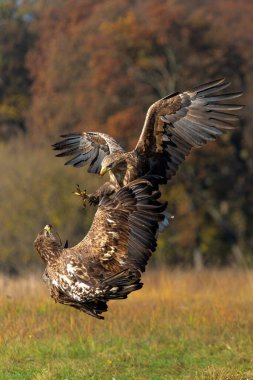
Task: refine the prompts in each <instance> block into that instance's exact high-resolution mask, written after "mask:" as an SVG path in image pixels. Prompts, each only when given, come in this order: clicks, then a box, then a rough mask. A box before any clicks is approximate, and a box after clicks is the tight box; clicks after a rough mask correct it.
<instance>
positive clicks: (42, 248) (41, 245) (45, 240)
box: [34, 224, 62, 262]
mask: <svg viewBox="0 0 253 380" xmlns="http://www.w3.org/2000/svg"><path fill="white" fill-rule="evenodd" d="M52 229H53V226H52V225H51V224H46V225H45V227H44V228H43V230H42V231H40V233H39V234H38V235H37V237H36V239H35V241H34V246H35V248H36V250H37V252H38V254H39V255H40V256H41V258H42V259H43V260H44V261H46V262H48V261H50V260H51V259H53V258H55V257H57V256H58V255H59V254H60V252H61V251H62V244H61V241H59V242H58V241H57V239H56V238H55V236H54V234H53V232H52ZM56 234H57V232H56ZM57 236H58V234H57ZM58 237H59V236H58ZM59 239H60V238H59Z"/></svg>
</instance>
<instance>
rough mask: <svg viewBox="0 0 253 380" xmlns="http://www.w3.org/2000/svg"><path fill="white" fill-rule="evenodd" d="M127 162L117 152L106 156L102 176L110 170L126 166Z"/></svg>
mask: <svg viewBox="0 0 253 380" xmlns="http://www.w3.org/2000/svg"><path fill="white" fill-rule="evenodd" d="M125 165H126V161H125V159H124V157H123V154H122V153H121V152H116V153H112V154H109V155H108V156H105V157H104V159H103V161H102V162H101V170H100V173H99V174H100V175H101V176H102V175H104V174H105V173H107V172H108V171H109V170H113V169H117V170H118V169H120V168H121V166H125Z"/></svg>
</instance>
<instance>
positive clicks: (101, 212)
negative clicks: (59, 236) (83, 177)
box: [75, 179, 167, 275]
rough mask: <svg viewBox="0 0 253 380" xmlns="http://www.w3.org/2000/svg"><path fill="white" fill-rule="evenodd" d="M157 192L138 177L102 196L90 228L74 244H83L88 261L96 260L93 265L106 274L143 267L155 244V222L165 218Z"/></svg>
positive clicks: (142, 268) (163, 207)
mask: <svg viewBox="0 0 253 380" xmlns="http://www.w3.org/2000/svg"><path fill="white" fill-rule="evenodd" d="M160 195H161V194H160V192H159V191H154V187H153V185H151V183H150V182H149V181H147V180H144V179H138V180H136V181H134V182H131V183H130V184H129V185H128V186H125V187H123V188H122V189H120V190H119V191H118V192H117V193H116V195H115V197H114V198H113V199H110V198H107V197H104V198H103V199H102V200H101V202H100V205H99V208H98V210H97V212H96V215H95V217H94V220H93V224H92V226H91V228H90V231H89V232H88V234H87V235H86V237H85V238H84V240H83V241H82V242H80V243H79V244H78V245H77V246H76V247H75V248H79V250H80V248H81V246H83V247H85V251H86V252H88V259H87V263H88V265H89V264H90V265H91V266H92V267H93V269H94V267H95V266H94V263H95V262H96V263H98V265H97V266H96V267H99V268H102V271H103V272H104V271H106V273H107V275H108V274H111V275H113V274H116V273H118V272H120V271H124V270H126V269H130V270H133V271H141V272H142V271H144V270H145V266H146V264H147V261H148V259H149V257H150V256H151V254H152V252H154V250H155V248H156V234H157V231H158V228H159V223H160V222H167V220H166V221H165V219H166V217H165V215H164V214H163V211H164V210H165V208H166V205H167V204H166V203H161V202H159V201H158V198H159V197H160ZM87 263H86V268H87ZM87 269H88V268H87ZM88 270H89V269H88ZM100 270H101V269H100Z"/></svg>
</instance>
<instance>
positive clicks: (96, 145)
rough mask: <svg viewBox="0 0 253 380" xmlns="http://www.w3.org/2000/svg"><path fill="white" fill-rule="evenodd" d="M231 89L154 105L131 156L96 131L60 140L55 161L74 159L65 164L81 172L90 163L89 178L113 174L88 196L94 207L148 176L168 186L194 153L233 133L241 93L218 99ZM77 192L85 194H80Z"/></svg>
mask: <svg viewBox="0 0 253 380" xmlns="http://www.w3.org/2000/svg"><path fill="white" fill-rule="evenodd" d="M229 85H230V83H229V82H225V79H220V80H216V81H213V82H209V83H206V84H203V85H201V86H199V87H197V88H194V89H192V90H189V91H185V92H182V93H174V94H172V95H168V96H165V97H164V98H162V99H160V100H158V101H157V102H155V103H154V104H152V105H151V107H150V108H149V109H148V112H147V115H146V119H145V122H144V126H143V129H142V133H141V136H140V138H139V141H138V143H137V145H136V147H135V149H134V150H133V151H131V152H125V151H124V149H123V148H122V147H121V146H120V145H119V144H118V143H117V142H116V141H115V140H114V139H113V138H112V137H110V136H109V135H107V134H105V133H98V132H82V133H70V134H66V135H62V136H61V137H63V138H64V139H63V140H62V141H60V142H57V143H56V144H54V145H53V147H54V149H55V150H60V151H62V152H61V153H59V154H57V157H63V156H74V157H73V158H71V159H70V160H69V161H67V162H66V163H65V165H73V166H74V167H82V166H84V165H86V164H87V163H90V166H89V169H88V172H90V173H98V174H100V175H104V174H105V173H106V172H108V171H109V175H110V181H109V182H106V183H105V184H103V185H102V186H101V187H100V188H99V189H98V190H97V191H96V192H95V193H94V194H91V195H89V196H88V197H89V200H90V202H91V203H94V204H97V203H98V202H99V199H100V197H101V196H103V195H105V194H107V195H110V194H113V193H114V192H115V191H118V190H119V189H120V188H121V187H122V186H124V185H127V184H128V183H129V182H131V181H133V180H135V179H136V178H139V177H142V176H144V175H147V174H148V175H150V174H151V175H152V174H156V175H159V176H161V178H163V183H166V182H167V181H168V180H169V179H170V178H171V177H172V176H173V175H175V173H176V172H177V170H178V168H179V166H180V165H181V163H182V162H183V161H184V160H185V157H186V156H187V155H188V154H189V153H190V151H191V149H192V148H195V147H200V146H202V145H204V144H206V143H207V142H208V141H212V140H215V139H216V138H217V136H219V135H221V134H222V133H223V131H224V130H227V129H234V128H235V124H236V122H238V120H239V118H238V116H237V115H235V114H231V113H229V111H237V110H239V109H241V108H242V106H241V105H237V104H231V103H230V100H231V99H235V98H237V97H239V96H241V95H242V93H241V92H235V93H221V94H216V93H217V92H219V91H221V90H224V89H225V88H227V87H228V86H229ZM224 101H225V102H226V103H224ZM78 193H79V194H80V195H84V193H82V192H81V191H80V189H78Z"/></svg>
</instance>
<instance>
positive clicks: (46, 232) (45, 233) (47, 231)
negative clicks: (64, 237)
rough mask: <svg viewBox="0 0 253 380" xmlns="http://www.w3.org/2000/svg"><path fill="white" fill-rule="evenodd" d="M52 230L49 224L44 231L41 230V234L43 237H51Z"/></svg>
mask: <svg viewBox="0 0 253 380" xmlns="http://www.w3.org/2000/svg"><path fill="white" fill-rule="evenodd" d="M52 228H53V226H52V225H51V224H46V225H45V227H44V229H43V234H44V236H45V237H49V238H50V237H53V234H52Z"/></svg>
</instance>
